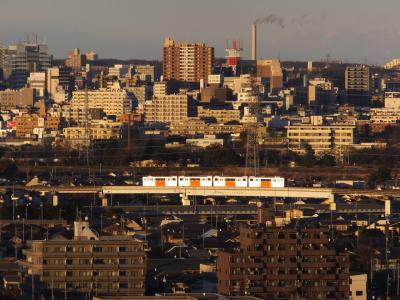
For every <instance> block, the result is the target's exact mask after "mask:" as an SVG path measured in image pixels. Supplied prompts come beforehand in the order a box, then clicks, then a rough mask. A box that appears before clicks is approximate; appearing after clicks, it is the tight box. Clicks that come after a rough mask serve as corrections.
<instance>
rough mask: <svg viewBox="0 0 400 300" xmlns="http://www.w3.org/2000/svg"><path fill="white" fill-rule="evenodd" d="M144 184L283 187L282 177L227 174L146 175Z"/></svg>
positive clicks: (161, 185) (164, 185)
mask: <svg viewBox="0 0 400 300" xmlns="http://www.w3.org/2000/svg"><path fill="white" fill-rule="evenodd" d="M143 186H148V187H174V186H183V187H231V188H246V187H249V188H260V187H263V188H283V187H285V179H284V178H282V177H255V176H242V177H227V176H167V177H165V176H145V177H143Z"/></svg>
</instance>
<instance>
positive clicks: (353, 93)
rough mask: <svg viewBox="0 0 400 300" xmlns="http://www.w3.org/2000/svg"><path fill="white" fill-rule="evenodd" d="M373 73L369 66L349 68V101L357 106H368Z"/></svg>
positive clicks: (346, 85) (346, 78)
mask: <svg viewBox="0 0 400 300" xmlns="http://www.w3.org/2000/svg"><path fill="white" fill-rule="evenodd" d="M371 87H372V82H371V73H370V68H369V67H367V66H354V67H347V68H346V71H345V88H346V93H347V101H348V102H349V103H350V104H353V105H356V106H368V105H369V101H370V96H371Z"/></svg>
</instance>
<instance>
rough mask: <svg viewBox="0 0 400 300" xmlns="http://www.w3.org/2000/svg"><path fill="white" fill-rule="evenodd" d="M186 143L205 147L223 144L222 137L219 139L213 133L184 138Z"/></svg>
mask: <svg viewBox="0 0 400 300" xmlns="http://www.w3.org/2000/svg"><path fill="white" fill-rule="evenodd" d="M186 144H188V145H192V146H194V147H199V148H207V147H209V146H212V145H220V146H223V145H224V139H219V138H217V137H216V136H215V135H212V134H210V135H205V136H204V137H201V138H192V139H186Z"/></svg>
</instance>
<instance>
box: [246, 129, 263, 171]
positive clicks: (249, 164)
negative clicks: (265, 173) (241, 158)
mask: <svg viewBox="0 0 400 300" xmlns="http://www.w3.org/2000/svg"><path fill="white" fill-rule="evenodd" d="M259 167H260V161H259V151H258V141H257V125H256V124H255V125H250V126H249V127H248V128H247V142H246V165H245V175H246V176H247V175H248V169H249V168H252V169H253V172H254V176H257V174H258V171H259Z"/></svg>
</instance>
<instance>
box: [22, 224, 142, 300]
mask: <svg viewBox="0 0 400 300" xmlns="http://www.w3.org/2000/svg"><path fill="white" fill-rule="evenodd" d="M23 254H24V256H25V258H24V259H23V260H21V261H20V263H19V264H20V266H21V268H22V282H23V291H24V294H25V295H35V299H36V297H37V298H39V297H44V298H49V297H51V295H58V296H65V297H68V298H69V297H72V298H74V295H76V294H87V293H90V294H97V295H113V296H114V297H115V296H117V295H120V296H126V295H131V296H142V295H143V294H144V279H145V272H146V255H145V244H144V243H143V242H142V241H139V240H136V239H134V238H132V237H131V236H127V235H109V236H106V235H100V236H99V235H98V234H97V233H95V232H94V231H92V230H91V229H90V227H89V223H88V222H86V221H79V222H75V223H74V237H73V239H68V238H66V237H64V236H62V235H58V236H55V237H53V238H50V239H48V240H33V241H30V242H29V249H26V250H23Z"/></svg>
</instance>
